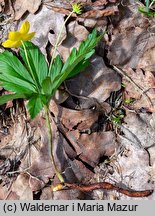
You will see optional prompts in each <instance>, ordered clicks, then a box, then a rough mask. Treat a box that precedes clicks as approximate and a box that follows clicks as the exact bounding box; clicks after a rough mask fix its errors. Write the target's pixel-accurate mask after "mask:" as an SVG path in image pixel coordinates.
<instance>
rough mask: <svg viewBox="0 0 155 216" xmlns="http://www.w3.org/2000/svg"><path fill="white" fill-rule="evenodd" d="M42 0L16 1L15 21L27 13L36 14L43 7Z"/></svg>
mask: <svg viewBox="0 0 155 216" xmlns="http://www.w3.org/2000/svg"><path fill="white" fill-rule="evenodd" d="M41 2H42V1H41V0H31V1H27V0H16V1H15V3H14V10H15V20H19V19H20V18H21V17H22V16H23V14H25V12H27V11H29V12H30V13H33V14H34V13H35V12H36V11H37V10H38V9H39V6H40V5H41Z"/></svg>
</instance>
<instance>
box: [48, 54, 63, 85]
mask: <svg viewBox="0 0 155 216" xmlns="http://www.w3.org/2000/svg"><path fill="white" fill-rule="evenodd" d="M62 67H63V62H62V60H61V58H60V55H57V56H56V58H55V59H54V61H53V64H52V67H51V68H50V71H49V76H50V77H51V81H52V82H54V81H55V80H56V79H58V77H60V75H61V70H62Z"/></svg>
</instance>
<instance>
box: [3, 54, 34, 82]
mask: <svg viewBox="0 0 155 216" xmlns="http://www.w3.org/2000/svg"><path fill="white" fill-rule="evenodd" d="M1 74H2V75H5V76H7V77H9V76H11V77H16V78H19V79H21V80H24V81H27V82H29V83H31V84H34V82H33V80H32V78H31V76H30V74H29V72H28V71H27V70H26V68H25V67H24V66H23V65H22V63H21V62H20V61H19V59H18V58H17V57H16V56H14V55H13V54H12V53H11V52H8V51H5V52H3V53H0V75H1Z"/></svg>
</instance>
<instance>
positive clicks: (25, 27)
mask: <svg viewBox="0 0 155 216" xmlns="http://www.w3.org/2000/svg"><path fill="white" fill-rule="evenodd" d="M29 29H30V23H29V22H28V21H25V22H24V23H23V24H22V26H21V27H20V29H19V31H17V32H10V33H9V35H8V40H6V41H5V42H3V43H2V46H3V47H5V48H16V47H19V46H21V45H22V41H28V40H31V39H32V38H33V37H34V35H35V32H31V33H28V32H29Z"/></svg>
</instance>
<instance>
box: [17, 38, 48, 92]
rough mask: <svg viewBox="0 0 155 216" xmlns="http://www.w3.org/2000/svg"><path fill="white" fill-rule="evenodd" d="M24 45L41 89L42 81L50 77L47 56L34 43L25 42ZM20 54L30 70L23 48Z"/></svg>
mask: <svg viewBox="0 0 155 216" xmlns="http://www.w3.org/2000/svg"><path fill="white" fill-rule="evenodd" d="M24 45H25V47H26V50H27V56H28V59H29V62H30V66H31V68H32V71H33V75H34V77H35V80H36V82H37V84H38V87H39V88H40V87H41V84H42V81H43V80H44V79H45V78H46V76H47V75H48V65H47V62H46V60H45V56H44V55H43V54H42V53H41V51H40V50H39V49H38V47H37V46H35V45H34V44H33V43H31V42H29V41H27V42H24ZM20 54H21V56H22V58H23V60H24V62H25V64H26V66H27V68H29V66H28V63H27V61H26V56H25V52H24V49H23V46H22V49H21V51H20Z"/></svg>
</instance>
